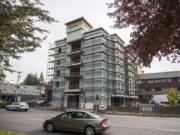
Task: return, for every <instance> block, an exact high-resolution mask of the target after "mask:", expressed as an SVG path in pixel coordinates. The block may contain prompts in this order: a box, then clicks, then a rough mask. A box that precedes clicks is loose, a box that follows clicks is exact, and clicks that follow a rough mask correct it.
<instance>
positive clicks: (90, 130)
mask: <svg viewBox="0 0 180 135" xmlns="http://www.w3.org/2000/svg"><path fill="white" fill-rule="evenodd" d="M84 133H85V135H95V133H96V131H95V129H94V127H92V126H88V127H86V128H85V130H84Z"/></svg>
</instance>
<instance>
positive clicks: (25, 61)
mask: <svg viewBox="0 0 180 135" xmlns="http://www.w3.org/2000/svg"><path fill="white" fill-rule="evenodd" d="M108 1H111V0H41V2H42V3H44V6H43V8H44V9H46V10H48V11H49V12H50V15H51V16H52V17H54V18H55V19H56V20H58V21H59V22H58V23H53V24H43V25H41V26H42V27H43V28H46V29H47V30H48V31H49V32H50V33H49V34H48V38H47V39H46V41H44V42H43V43H42V47H41V48H38V49H37V50H36V51H34V52H31V53H24V54H23V55H22V58H21V59H20V60H11V64H12V65H13V68H14V69H15V70H17V71H21V72H22V74H21V76H22V77H21V81H23V79H24V77H25V76H26V75H27V74H28V73H37V74H38V75H39V74H40V73H41V72H43V73H44V76H45V75H46V70H47V56H48V46H49V43H52V42H53V41H55V40H58V39H62V38H64V37H65V36H66V27H65V25H64V23H66V22H68V21H71V20H73V19H76V18H79V17H82V16H84V18H86V19H87V20H88V21H89V22H90V23H91V24H92V25H93V26H94V28H97V27H103V28H105V29H106V30H107V31H108V32H109V33H110V34H112V33H117V34H118V35H119V36H120V37H121V38H122V39H123V40H124V41H125V44H128V42H129V40H130V36H129V35H130V32H131V29H130V28H126V29H121V30H118V29H113V28H112V26H113V20H112V18H109V17H108V16H107V12H108V11H109V9H108V8H107V5H106V2H108ZM172 70H180V64H178V63H176V64H171V63H170V62H168V61H166V60H165V59H163V60H162V61H160V62H159V61H158V60H157V59H155V60H154V61H153V62H152V64H151V68H144V71H145V73H151V72H162V71H172ZM6 75H7V78H6V80H8V81H10V82H14V83H15V82H16V80H17V74H16V73H13V74H10V73H7V74H6Z"/></svg>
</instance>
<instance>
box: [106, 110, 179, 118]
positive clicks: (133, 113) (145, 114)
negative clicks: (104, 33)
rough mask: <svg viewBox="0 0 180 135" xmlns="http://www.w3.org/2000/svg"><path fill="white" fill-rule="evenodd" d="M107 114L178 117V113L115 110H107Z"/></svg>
mask: <svg viewBox="0 0 180 135" xmlns="http://www.w3.org/2000/svg"><path fill="white" fill-rule="evenodd" d="M105 114H107V115H133V116H146V117H180V114H173V113H171V114H162V113H161V114H160V113H153V112H117V111H107V112H106V113H105Z"/></svg>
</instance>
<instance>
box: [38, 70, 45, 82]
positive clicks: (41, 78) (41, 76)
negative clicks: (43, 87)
mask: <svg viewBox="0 0 180 135" xmlns="http://www.w3.org/2000/svg"><path fill="white" fill-rule="evenodd" d="M39 82H40V83H42V82H44V75H43V73H42V72H41V74H40V76H39Z"/></svg>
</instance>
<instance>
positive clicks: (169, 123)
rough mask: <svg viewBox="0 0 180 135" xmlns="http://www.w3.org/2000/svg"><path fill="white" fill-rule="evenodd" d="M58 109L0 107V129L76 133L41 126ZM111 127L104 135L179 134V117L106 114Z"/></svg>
mask: <svg viewBox="0 0 180 135" xmlns="http://www.w3.org/2000/svg"><path fill="white" fill-rule="evenodd" d="M57 114H59V112H58V111H46V110H36V109H31V110H30V111H28V112H15V111H6V110H4V109H0V130H10V131H17V132H23V133H26V134H27V135H51V134H53V135H77V134H74V133H66V132H55V133H47V132H45V131H44V130H43V128H42V123H43V121H44V120H45V119H47V118H50V117H53V116H56V115H57ZM107 116H108V117H109V118H110V120H111V124H112V125H111V128H110V129H109V130H108V131H106V132H105V133H104V135H180V118H167V117H140V116H124V115H107Z"/></svg>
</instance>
